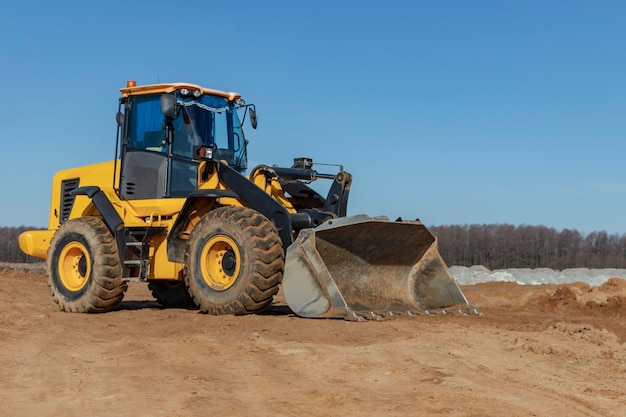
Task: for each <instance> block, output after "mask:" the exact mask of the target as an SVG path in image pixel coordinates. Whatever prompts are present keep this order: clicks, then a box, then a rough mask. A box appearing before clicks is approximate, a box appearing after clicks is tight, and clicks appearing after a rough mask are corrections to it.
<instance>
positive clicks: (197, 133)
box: [127, 94, 247, 171]
mask: <svg viewBox="0 0 626 417" xmlns="http://www.w3.org/2000/svg"><path fill="white" fill-rule="evenodd" d="M176 101H177V104H178V105H179V106H180V107H179V108H180V111H179V112H178V115H177V117H176V119H174V120H173V139H172V146H171V153H172V155H174V156H177V157H181V158H187V159H191V158H192V153H193V146H194V145H207V146H211V145H215V146H216V147H217V151H216V154H215V158H216V159H220V160H225V161H226V162H227V163H228V164H229V165H230V166H232V167H233V168H235V169H237V170H240V171H243V170H245V169H246V168H247V166H246V165H247V161H246V153H245V152H246V150H245V146H244V137H243V131H242V129H241V124H240V121H239V116H238V115H237V110H236V108H235V107H234V105H233V104H232V103H229V102H228V100H227V99H226V98H224V97H219V96H212V95H208V94H204V95H202V96H200V97H192V96H187V97H183V96H180V95H179V94H177V99H176ZM132 106H133V112H132V120H130V126H129V128H130V131H129V136H130V137H129V139H130V141H129V145H128V148H127V150H131V151H132V150H144V151H152V152H160V153H167V140H166V138H165V131H164V129H163V126H164V123H163V122H164V116H163V114H162V113H161V108H160V96H143V97H134V99H133V102H132Z"/></svg>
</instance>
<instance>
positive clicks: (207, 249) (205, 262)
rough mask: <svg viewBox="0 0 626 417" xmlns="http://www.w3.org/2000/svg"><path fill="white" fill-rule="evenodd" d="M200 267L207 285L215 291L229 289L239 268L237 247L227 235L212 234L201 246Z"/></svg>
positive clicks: (239, 258) (239, 255)
mask: <svg viewBox="0 0 626 417" xmlns="http://www.w3.org/2000/svg"><path fill="white" fill-rule="evenodd" d="M200 269H201V271H202V277H203V278H204V281H205V282H206V284H207V285H208V286H209V287H211V288H212V289H214V290H216V291H224V290H227V289H229V288H230V287H232V286H233V284H234V283H235V281H237V277H238V276H239V271H240V269H241V254H240V253H239V248H237V245H236V244H235V242H234V241H233V240H232V239H231V238H229V237H228V236H224V235H217V236H213V237H212V238H211V239H209V241H208V242H207V243H206V244H205V245H204V248H202V254H201V255H200Z"/></svg>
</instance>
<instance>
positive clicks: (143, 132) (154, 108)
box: [127, 96, 165, 152]
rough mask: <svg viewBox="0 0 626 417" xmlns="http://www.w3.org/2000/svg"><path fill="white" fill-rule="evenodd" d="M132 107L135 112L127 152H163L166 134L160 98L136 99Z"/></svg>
mask: <svg viewBox="0 0 626 417" xmlns="http://www.w3.org/2000/svg"><path fill="white" fill-rule="evenodd" d="M131 106H132V108H133V111H132V117H131V120H130V129H129V135H130V138H129V139H130V143H129V145H128V148H127V150H130V151H144V150H148V151H156V152H163V151H164V149H165V147H164V145H165V133H164V131H163V113H161V103H160V99H159V96H156V97H155V96H148V97H134V98H133V99H132V101H131Z"/></svg>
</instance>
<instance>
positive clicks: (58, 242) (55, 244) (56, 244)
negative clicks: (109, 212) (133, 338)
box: [46, 217, 127, 313]
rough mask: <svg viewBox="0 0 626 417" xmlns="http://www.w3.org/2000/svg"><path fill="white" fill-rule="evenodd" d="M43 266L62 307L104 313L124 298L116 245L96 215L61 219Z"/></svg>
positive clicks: (123, 285) (79, 311)
mask: <svg viewBox="0 0 626 417" xmlns="http://www.w3.org/2000/svg"><path fill="white" fill-rule="evenodd" d="M46 269H47V273H48V286H49V287H50V289H51V292H52V297H53V298H54V301H55V302H56V303H57V304H58V305H59V307H60V308H61V310H63V311H68V312H75V313H103V312H106V311H109V310H112V309H113V308H115V307H116V306H117V305H118V304H119V303H120V301H122V298H124V291H126V288H127V286H126V284H124V283H123V282H122V266H121V264H120V258H119V255H118V250H117V245H116V242H115V239H114V238H113V236H112V235H111V232H109V229H107V227H106V225H105V224H104V222H103V221H102V219H100V218H98V217H83V218H79V219H74V220H69V221H67V222H65V223H63V224H62V225H61V227H59V229H58V230H57V231H56V233H55V234H54V237H53V238H52V240H51V241H50V249H49V250H48V259H47V262H46Z"/></svg>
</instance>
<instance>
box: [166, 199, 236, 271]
mask: <svg viewBox="0 0 626 417" xmlns="http://www.w3.org/2000/svg"><path fill="white" fill-rule="evenodd" d="M220 197H230V198H236V199H239V195H238V194H237V193H236V192H234V191H230V190H216V189H214V190H197V191H194V192H192V193H191V194H189V197H187V200H185V204H184V205H183V207H182V208H181V210H180V213H178V217H176V220H175V221H174V224H173V225H172V228H171V229H170V232H169V233H168V235H167V259H168V260H169V261H170V262H178V263H183V262H185V249H186V245H187V240H184V239H181V237H180V235H181V233H182V232H183V230H184V229H185V226H187V222H188V221H189V216H190V215H191V213H193V211H194V210H195V208H196V205H197V204H198V203H199V202H200V201H206V199H211V200H213V201H215V200H216V199H218V198H220Z"/></svg>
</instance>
